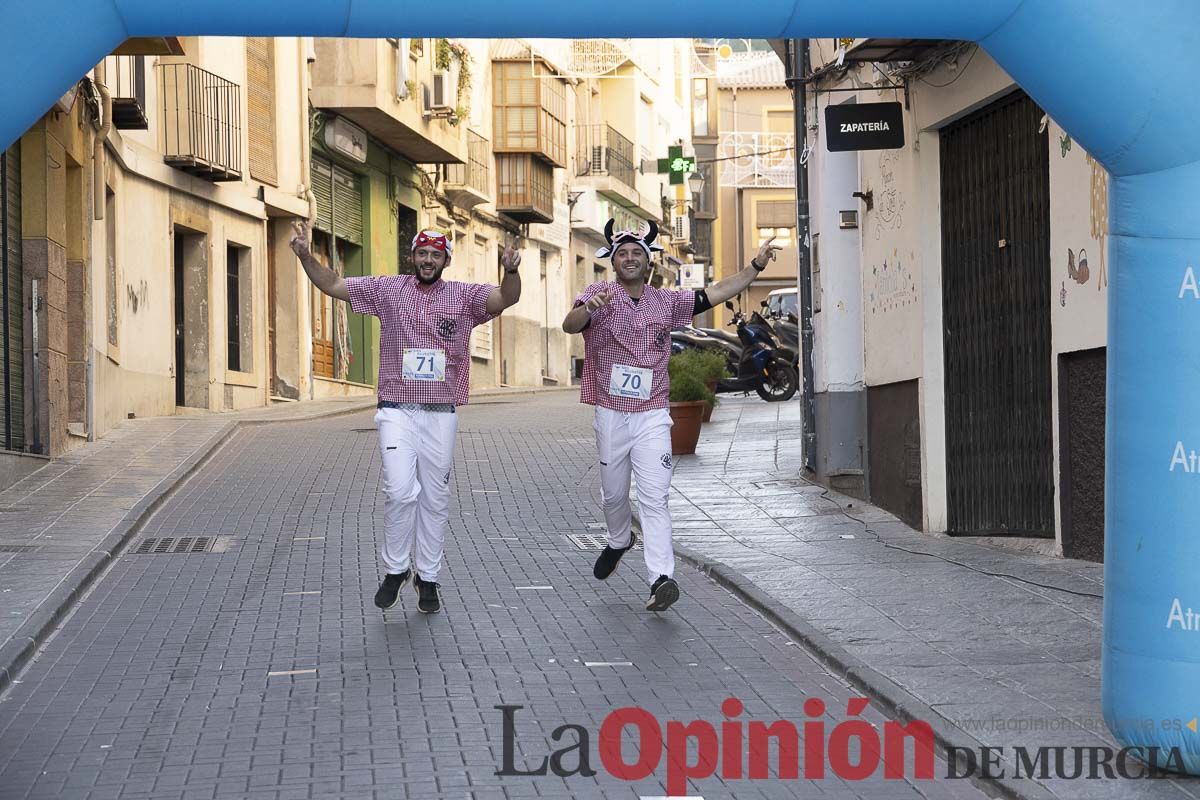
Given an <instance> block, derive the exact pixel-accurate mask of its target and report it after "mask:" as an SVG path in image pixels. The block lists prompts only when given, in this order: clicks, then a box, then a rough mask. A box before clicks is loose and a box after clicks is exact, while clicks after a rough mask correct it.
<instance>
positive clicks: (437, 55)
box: [433, 39, 471, 125]
mask: <svg viewBox="0 0 1200 800" xmlns="http://www.w3.org/2000/svg"><path fill="white" fill-rule="evenodd" d="M433 66H434V68H435V69H444V70H449V69H450V68H451V67H452V66H457V67H458V87H457V88H458V99H459V105H458V107H457V108H455V109H454V116H452V117H451V118H450V124H451V125H457V124H458V123H459V122H461V121H462V120H464V119H466V118H467V116H468V115H469V114H470V113H471V52H470V51H469V50H467V47H466V45H464V44H463V43H462V42H452V41H450V40H449V39H438V40H437V42H436V43H435V46H434V50H433Z"/></svg>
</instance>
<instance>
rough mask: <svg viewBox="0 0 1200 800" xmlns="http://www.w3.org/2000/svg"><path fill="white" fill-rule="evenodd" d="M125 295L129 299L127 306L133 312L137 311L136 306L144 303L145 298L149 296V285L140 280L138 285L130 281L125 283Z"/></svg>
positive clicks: (138, 306)
mask: <svg viewBox="0 0 1200 800" xmlns="http://www.w3.org/2000/svg"><path fill="white" fill-rule="evenodd" d="M125 293H126V297H127V298H128V299H129V308H130V309H131V310H132V311H133V313H134V314H136V313H137V312H138V308H140V307H141V306H144V305H146V299H147V298H148V297H149V296H150V287H149V286H148V285H146V282H145V281H142V282H141V283H140V284H139V285H138V286H136V287H135V286H134V285H133V284H131V283H127V284H125Z"/></svg>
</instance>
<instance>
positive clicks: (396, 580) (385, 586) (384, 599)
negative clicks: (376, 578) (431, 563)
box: [375, 569, 411, 611]
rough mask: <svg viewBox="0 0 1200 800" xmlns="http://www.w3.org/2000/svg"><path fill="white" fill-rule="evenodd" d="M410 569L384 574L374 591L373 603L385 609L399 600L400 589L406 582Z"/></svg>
mask: <svg viewBox="0 0 1200 800" xmlns="http://www.w3.org/2000/svg"><path fill="white" fill-rule="evenodd" d="M410 572H411V571H410V570H407V569H406V570H404V572H401V573H400V574H399V575H385V576H384V577H383V583H381V584H379V591H377V592H376V593H375V605H376V606H378V607H379V608H382V609H383V610H384V611H387V610H388V609H389V608H392V607H393V606H395V605H396V603H399V602H400V590H401V589H403V588H404V584H406V583H408V576H409V574H410Z"/></svg>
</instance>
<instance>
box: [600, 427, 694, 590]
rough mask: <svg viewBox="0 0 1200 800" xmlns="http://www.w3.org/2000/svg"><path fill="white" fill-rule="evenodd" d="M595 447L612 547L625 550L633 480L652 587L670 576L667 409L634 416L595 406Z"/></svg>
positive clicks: (672, 571) (671, 464) (670, 466)
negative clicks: (654, 583)
mask: <svg viewBox="0 0 1200 800" xmlns="http://www.w3.org/2000/svg"><path fill="white" fill-rule="evenodd" d="M593 427H594V428H595V429H596V446H597V449H598V450H599V451H600V502H601V505H602V506H603V508H604V519H605V521H606V522H607V523H608V543H609V546H611V547H628V546H629V536H630V533H631V529H632V528H631V526H632V524H633V511H632V509H631V508H630V506H629V479H630V476H631V475H632V476H633V477H635V478H636V479H637V496H638V509H639V511H640V512H641V520H642V536H643V538H644V539H645V541H644V542H643V543H642V545H643V547H644V548H645V554H646V572H647V575H648V577H649V580H650V582H651V583H653V582H654V581H655V580H656V579H657V578H658V576H659V575H666V576H667V577H673V576H674V574H675V552H674V550H672V548H671V512H670V510H669V509H668V508H667V497H668V495H669V494H670V492H671V475H672V473H673V472H674V469H675V461H674V459H673V458H672V457H671V412H669V411H667V410H666V409H665V408H661V409H655V410H654V411H642V412H637V413H632V412H628V411H613V410H611V409H608V408H603V407H601V406H597V407H596V419H595V422H594V423H593Z"/></svg>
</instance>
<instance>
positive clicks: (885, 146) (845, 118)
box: [825, 103, 904, 153]
mask: <svg viewBox="0 0 1200 800" xmlns="http://www.w3.org/2000/svg"><path fill="white" fill-rule="evenodd" d="M825 143H826V145H827V146H828V148H829V152H831V153H839V152H845V151H848V150H895V149H896V148H899V147H904V110H903V109H902V108H901V107H900V104H899V103H846V104H843V105H840V106H832V105H831V106H826V107H825Z"/></svg>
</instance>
